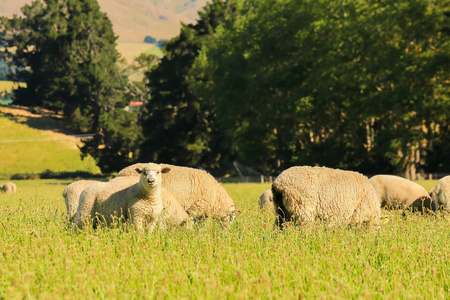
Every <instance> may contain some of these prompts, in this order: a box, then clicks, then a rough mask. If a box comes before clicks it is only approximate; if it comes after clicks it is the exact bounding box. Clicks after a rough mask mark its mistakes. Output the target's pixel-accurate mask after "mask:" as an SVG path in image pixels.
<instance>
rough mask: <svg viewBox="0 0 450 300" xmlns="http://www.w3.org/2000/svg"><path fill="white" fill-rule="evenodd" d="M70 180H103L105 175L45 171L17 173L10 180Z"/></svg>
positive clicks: (83, 172)
mask: <svg viewBox="0 0 450 300" xmlns="http://www.w3.org/2000/svg"><path fill="white" fill-rule="evenodd" d="M72 178H83V179H105V178H107V175H104V174H94V173H91V172H87V171H74V172H54V171H51V170H45V171H43V172H42V173H39V174H30V173H20V174H19V173H18V174H13V175H12V176H11V178H10V179H12V180H23V179H25V180H28V179H72Z"/></svg>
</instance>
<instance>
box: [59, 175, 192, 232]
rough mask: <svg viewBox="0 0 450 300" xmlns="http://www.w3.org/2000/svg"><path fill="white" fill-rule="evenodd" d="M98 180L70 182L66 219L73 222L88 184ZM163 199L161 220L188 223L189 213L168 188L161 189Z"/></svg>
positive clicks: (130, 180)
mask: <svg viewBox="0 0 450 300" xmlns="http://www.w3.org/2000/svg"><path fill="white" fill-rule="evenodd" d="M98 182H100V181H96V180H78V181H75V182H72V183H71V184H69V185H68V186H67V187H66V188H65V189H64V191H63V194H62V195H63V197H64V200H65V204H66V211H67V213H66V219H67V221H69V222H73V220H74V218H75V214H76V212H77V208H78V203H79V199H80V195H81V193H82V192H83V190H84V189H85V188H87V187H88V186H90V185H92V184H94V183H98ZM109 182H110V183H118V184H120V185H127V186H131V185H133V184H136V183H137V182H139V177H137V176H133V177H127V176H121V177H116V178H113V179H111V180H110V181H109ZM161 195H162V199H163V205H164V211H163V213H162V216H161V218H160V222H161V223H162V224H163V225H164V226H165V225H170V226H178V225H182V224H183V223H186V222H187V221H188V220H189V216H188V214H187V213H186V212H185V211H184V210H183V208H182V207H181V206H180V205H179V204H178V202H177V200H176V199H175V198H174V197H173V196H172V194H170V192H169V191H167V190H166V189H162V190H161Z"/></svg>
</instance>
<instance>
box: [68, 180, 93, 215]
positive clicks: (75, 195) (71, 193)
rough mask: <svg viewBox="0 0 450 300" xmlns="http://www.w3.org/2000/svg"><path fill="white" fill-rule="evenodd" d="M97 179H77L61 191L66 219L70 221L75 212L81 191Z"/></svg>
mask: <svg viewBox="0 0 450 300" xmlns="http://www.w3.org/2000/svg"><path fill="white" fill-rule="evenodd" d="M97 182H100V181H97V180H78V181H75V182H72V183H71V184H69V185H68V186H67V187H66V188H65V189H64V190H63V193H62V196H63V198H64V202H65V203H66V220H67V221H68V222H72V221H73V219H74V218H75V214H76V213H77V208H78V201H79V198H80V195H81V192H83V190H84V189H85V188H87V187H88V186H90V185H92V184H94V183H97Z"/></svg>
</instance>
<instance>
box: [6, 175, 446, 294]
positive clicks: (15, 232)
mask: <svg viewBox="0 0 450 300" xmlns="http://www.w3.org/2000/svg"><path fill="white" fill-rule="evenodd" d="M14 182H15V183H16V184H17V186H18V191H17V192H16V193H15V194H0V225H1V226H0V251H1V255H0V274H1V275H0V298H4V299H17V298H42V299H48V298H52V299H54V298H70V299H77V298H91V299H92V298H97V299H98V298H126V299H136V298H157V299H161V298H169V299H174V298H177V299H180V298H181V299H185V298H202V299H225V298H230V299H242V298H243V299H245V298H256V299H259V298H261V299H271V298H283V299H293V298H295V299H298V298H306V299H312V298H325V299H330V298H331V299H348V298H376V299H380V298H387V299H398V298H422V299H430V298H435V299H440V298H442V299H444V298H449V296H450V278H449V277H450V272H449V271H450V249H449V248H450V246H449V243H448V242H447V241H448V240H449V238H450V230H449V220H450V218H449V216H448V215H447V214H443V213H439V214H438V215H437V216H429V215H421V214H409V213H407V214H406V215H405V216H402V214H401V213H398V212H387V211H384V212H383V214H384V215H389V219H387V221H386V222H384V223H383V224H382V228H381V229H380V230H379V231H374V230H373V229H372V230H371V229H367V228H364V227H354V228H334V229H330V228H324V227H323V226H321V225H315V226H310V227H307V228H294V227H288V228H287V229H286V230H285V231H283V232H280V231H278V230H274V229H273V226H272V225H273V220H274V217H273V215H272V214H271V213H270V212H261V211H259V209H258V207H257V199H258V197H259V195H260V194H261V193H262V192H263V191H265V190H266V189H267V188H269V187H270V185H269V184H254V183H245V184H224V187H225V188H226V189H227V191H228V192H229V194H230V195H231V197H232V198H233V199H234V201H235V203H236V206H238V208H239V209H240V210H241V211H242V213H241V214H240V215H239V216H238V217H237V219H236V221H235V222H234V223H233V224H232V225H231V227H230V228H223V227H222V226H221V225H219V224H218V223H217V222H215V221H213V220H207V221H205V222H203V223H200V224H195V225H194V226H193V228H192V229H188V228H173V229H168V230H161V229H157V230H156V231H155V232H154V233H153V234H151V235H148V234H142V235H140V234H138V233H136V232H135V231H133V230H129V229H128V228H127V226H126V224H123V225H120V226H118V227H113V228H100V229H98V230H95V231H93V230H84V231H82V232H80V233H75V232H73V231H71V230H70V229H69V227H68V226H67V224H66V223H65V219H64V214H65V205H64V200H63V198H62V196H61V193H62V190H63V189H64V187H65V185H66V184H68V183H70V181H58V180H28V181H14ZM2 183H3V181H2ZM420 183H421V184H422V185H424V186H425V187H426V188H427V189H429V188H430V187H432V186H434V184H435V181H424V182H420Z"/></svg>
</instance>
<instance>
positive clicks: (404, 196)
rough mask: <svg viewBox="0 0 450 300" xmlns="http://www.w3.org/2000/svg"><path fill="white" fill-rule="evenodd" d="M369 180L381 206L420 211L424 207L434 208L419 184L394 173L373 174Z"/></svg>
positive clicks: (427, 208)
mask: <svg viewBox="0 0 450 300" xmlns="http://www.w3.org/2000/svg"><path fill="white" fill-rule="evenodd" d="M370 182H371V183H372V185H373V187H374V189H375V191H376V192H377V194H378V196H379V201H380V204H381V207H387V208H393V209H412V210H413V211H421V212H423V211H424V208H425V210H432V211H435V210H436V207H435V204H434V202H433V201H432V199H431V197H430V195H429V194H428V192H427V191H426V190H425V188H424V187H422V186H421V185H420V184H417V183H415V182H412V181H410V180H408V179H405V178H403V177H400V176H395V175H375V176H373V177H371V178H370Z"/></svg>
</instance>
